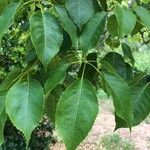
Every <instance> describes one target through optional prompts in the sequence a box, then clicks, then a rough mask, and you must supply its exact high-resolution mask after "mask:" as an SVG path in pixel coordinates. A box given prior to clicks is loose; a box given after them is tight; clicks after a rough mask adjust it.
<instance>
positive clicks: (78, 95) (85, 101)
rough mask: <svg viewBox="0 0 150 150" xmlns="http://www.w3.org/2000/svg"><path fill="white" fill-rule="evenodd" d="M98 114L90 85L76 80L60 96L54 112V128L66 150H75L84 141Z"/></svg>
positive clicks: (94, 94) (81, 80)
mask: <svg viewBox="0 0 150 150" xmlns="http://www.w3.org/2000/svg"><path fill="white" fill-rule="evenodd" d="M97 113H98V102H97V97H96V93H95V91H94V89H93V87H92V85H91V84H90V83H89V82H88V81H86V80H84V79H78V80H76V81H75V82H74V83H73V84H72V85H71V86H70V87H69V88H68V89H67V90H66V91H65V92H64V93H63V94H62V96H61V98H60V100H59V102H58V105H57V110H56V128H57V130H58V133H59V134H60V136H61V137H62V139H63V141H64V143H65V144H66V147H67V149H68V150H75V149H76V147H77V146H78V145H79V144H80V142H82V141H83V140H84V138H85V137H86V136H87V134H88V132H89V131H90V130H91V127H92V125H93V123H94V120H95V118H96V115H97Z"/></svg>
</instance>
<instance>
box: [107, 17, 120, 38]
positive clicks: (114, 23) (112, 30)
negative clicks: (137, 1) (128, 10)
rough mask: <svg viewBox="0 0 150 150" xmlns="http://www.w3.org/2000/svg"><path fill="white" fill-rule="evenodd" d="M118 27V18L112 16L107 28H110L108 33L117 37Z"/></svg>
mask: <svg viewBox="0 0 150 150" xmlns="http://www.w3.org/2000/svg"><path fill="white" fill-rule="evenodd" d="M117 27H118V23H117V20H116V16H115V15H111V16H110V17H109V18H108V22H107V28H108V31H109V33H110V34H111V36H117V35H118V31H117Z"/></svg>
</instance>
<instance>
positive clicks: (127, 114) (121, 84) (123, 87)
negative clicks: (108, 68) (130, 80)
mask: <svg viewBox="0 0 150 150" xmlns="http://www.w3.org/2000/svg"><path fill="white" fill-rule="evenodd" d="M104 80H105V81H106V87H107V91H108V92H109V94H110V95H111V96H112V97H113V101H114V107H115V111H116V114H117V115H118V116H119V117H120V118H122V119H124V120H125V121H126V123H127V125H128V127H131V125H132V119H133V114H132V98H131V93H130V88H129V86H128V84H127V83H126V82H125V81H124V80H123V79H122V78H120V77H119V76H118V75H115V74H113V73H110V72H104Z"/></svg>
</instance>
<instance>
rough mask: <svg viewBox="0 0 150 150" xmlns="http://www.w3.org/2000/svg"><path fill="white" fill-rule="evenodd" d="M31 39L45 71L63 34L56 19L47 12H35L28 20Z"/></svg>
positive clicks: (58, 46)
mask: <svg viewBox="0 0 150 150" xmlns="http://www.w3.org/2000/svg"><path fill="white" fill-rule="evenodd" d="M30 25H31V39H32V42H33V45H34V47H35V49H36V53H37V56H38V58H39V60H40V61H41V62H42V63H43V65H44V67H45V69H47V65H48V64H49V62H50V61H51V60H52V58H53V57H54V56H55V55H56V54H57V53H58V51H59V48H60V46H61V44H62V41H63V34H62V31H61V28H60V26H59V24H58V22H57V20H56V18H55V17H54V16H53V15H52V14H50V13H49V12H36V13H34V14H33V16H32V17H31V18H30Z"/></svg>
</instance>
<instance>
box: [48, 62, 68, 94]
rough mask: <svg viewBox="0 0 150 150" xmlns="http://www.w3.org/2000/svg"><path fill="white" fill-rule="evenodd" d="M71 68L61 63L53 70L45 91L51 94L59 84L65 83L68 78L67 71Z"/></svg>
mask: <svg viewBox="0 0 150 150" xmlns="http://www.w3.org/2000/svg"><path fill="white" fill-rule="evenodd" d="M68 67H69V64H68V63H63V62H62V63H60V64H58V65H57V66H56V67H54V68H52V70H51V71H50V72H49V75H48V76H49V77H48V79H47V81H46V83H45V91H46V93H49V92H50V91H51V90H52V89H53V88H55V87H56V85H57V84H59V83H61V82H63V80H64V79H65V76H66V70H67V68H68Z"/></svg>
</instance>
